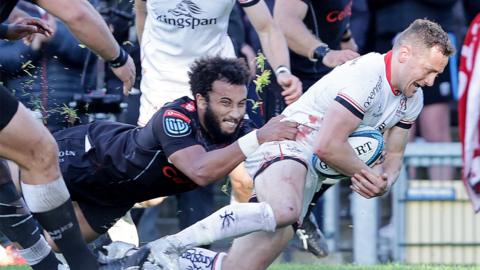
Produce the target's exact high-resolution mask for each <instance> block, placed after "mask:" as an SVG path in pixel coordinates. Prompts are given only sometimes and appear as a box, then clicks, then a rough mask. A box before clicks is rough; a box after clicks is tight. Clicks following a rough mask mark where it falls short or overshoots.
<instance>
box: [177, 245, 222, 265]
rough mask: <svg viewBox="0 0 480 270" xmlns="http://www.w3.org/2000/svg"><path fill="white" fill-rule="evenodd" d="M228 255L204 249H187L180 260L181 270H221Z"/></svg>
mask: <svg viewBox="0 0 480 270" xmlns="http://www.w3.org/2000/svg"><path fill="white" fill-rule="evenodd" d="M226 255H227V254H226V253H224V252H220V253H218V252H215V251H211V250H208V249H204V248H190V249H187V250H186V251H185V252H184V253H182V255H180V257H179V258H178V266H179V269H180V270H187V269H195V270H221V269H222V261H223V258H224V257H225V256H226Z"/></svg>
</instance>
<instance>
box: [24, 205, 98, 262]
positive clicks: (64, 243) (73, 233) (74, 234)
mask: <svg viewBox="0 0 480 270" xmlns="http://www.w3.org/2000/svg"><path fill="white" fill-rule="evenodd" d="M33 215H34V216H35V218H36V219H37V220H38V221H39V222H40V224H41V225H42V226H43V228H44V229H45V230H46V231H47V232H48V234H49V235H50V236H51V237H52V239H53V241H55V244H57V247H58V249H59V250H60V251H61V252H62V254H63V256H64V257H65V259H66V260H67V262H68V265H69V266H70V269H72V270H96V269H98V263H97V260H96V258H95V257H94V255H93V254H92V253H91V252H90V250H89V249H88V247H87V245H86V243H85V241H84V240H83V237H82V235H81V232H80V227H79V226H78V222H77V219H76V217H75V212H74V211H73V206H72V201H71V200H67V201H66V202H64V203H63V204H62V205H60V206H59V207H57V208H55V209H52V210H50V211H47V212H41V213H33Z"/></svg>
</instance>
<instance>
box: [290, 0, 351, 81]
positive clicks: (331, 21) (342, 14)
mask: <svg viewBox="0 0 480 270" xmlns="http://www.w3.org/2000/svg"><path fill="white" fill-rule="evenodd" d="M302 1H303V2H305V4H306V5H307V6H308V10H307V14H306V15H305V18H304V19H303V22H304V23H305V25H306V26H307V28H308V29H310V31H311V32H312V34H313V35H315V36H316V37H317V38H319V39H320V40H321V41H322V42H324V43H326V44H328V47H330V49H332V50H339V49H340V43H341V41H342V36H343V34H344V32H345V30H346V29H347V27H348V24H349V22H350V17H351V15H352V1H353V0H326V1H325V0H322V1H320V0H302ZM290 59H291V61H290V63H291V64H290V65H291V68H292V72H293V74H295V75H297V76H300V77H307V78H311V79H319V78H321V77H322V76H323V75H325V74H327V73H328V72H329V71H330V70H331V68H329V67H327V66H325V65H324V64H322V62H321V61H317V62H312V61H310V60H309V59H308V58H307V57H304V56H301V55H298V54H296V53H295V52H293V51H292V50H290Z"/></svg>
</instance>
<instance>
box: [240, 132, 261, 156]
mask: <svg viewBox="0 0 480 270" xmlns="http://www.w3.org/2000/svg"><path fill="white" fill-rule="evenodd" d="M237 142H238V146H239V147H240V150H242V153H243V155H244V156H245V157H247V156H249V155H250V154H252V153H253V152H255V151H256V150H257V148H258V147H259V146H260V143H259V142H258V138H257V131H256V130H254V131H252V132H250V133H248V134H246V135H243V136H242V137H240V139H238V140H237Z"/></svg>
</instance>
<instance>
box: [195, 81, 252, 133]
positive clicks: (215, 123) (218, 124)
mask: <svg viewBox="0 0 480 270" xmlns="http://www.w3.org/2000/svg"><path fill="white" fill-rule="evenodd" d="M208 95H209V101H208V102H207V107H206V110H205V118H204V119H205V126H206V128H207V130H208V132H209V133H210V134H211V135H212V136H213V137H214V138H215V139H217V140H219V141H228V140H229V139H230V138H231V137H232V136H233V135H235V133H236V131H237V129H238V127H239V124H240V122H241V121H242V120H243V117H244V116H245V112H246V103H247V88H246V87H245V86H244V85H232V84H229V83H227V82H224V81H215V82H214V83H213V85H212V91H210V92H209V94H208Z"/></svg>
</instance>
